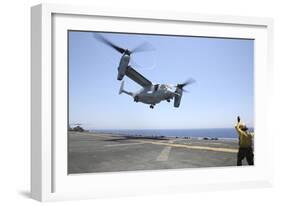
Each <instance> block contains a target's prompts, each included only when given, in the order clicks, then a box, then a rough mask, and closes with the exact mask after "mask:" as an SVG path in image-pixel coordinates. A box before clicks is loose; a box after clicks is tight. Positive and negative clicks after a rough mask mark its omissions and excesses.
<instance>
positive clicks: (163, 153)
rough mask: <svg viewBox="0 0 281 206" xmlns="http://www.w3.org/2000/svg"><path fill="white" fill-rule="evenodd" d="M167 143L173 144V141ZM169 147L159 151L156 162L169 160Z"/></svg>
mask: <svg viewBox="0 0 281 206" xmlns="http://www.w3.org/2000/svg"><path fill="white" fill-rule="evenodd" d="M168 143H170V144H173V140H170V141H169V142H168ZM171 148H172V147H171V146H170V145H169V146H166V147H164V149H163V150H162V151H161V153H160V154H159V156H158V157H157V159H156V161H167V160H168V159H169V154H170V151H171Z"/></svg>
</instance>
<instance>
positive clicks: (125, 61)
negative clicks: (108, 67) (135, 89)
mask: <svg viewBox="0 0 281 206" xmlns="http://www.w3.org/2000/svg"><path fill="white" fill-rule="evenodd" d="M129 62H130V56H129V55H127V54H124V55H123V56H122V58H121V60H120V63H119V66H118V75H117V79H118V80H122V79H123V77H124V76H125V74H126V70H127V68H128V65H129Z"/></svg>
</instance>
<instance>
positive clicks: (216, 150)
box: [136, 140, 238, 153]
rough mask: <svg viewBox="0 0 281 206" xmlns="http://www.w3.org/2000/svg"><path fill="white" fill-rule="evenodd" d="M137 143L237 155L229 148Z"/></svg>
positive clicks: (150, 142)
mask: <svg viewBox="0 0 281 206" xmlns="http://www.w3.org/2000/svg"><path fill="white" fill-rule="evenodd" d="M136 141H138V142H143V143H149V144H156V145H165V146H171V147H178V148H186V149H197V150H208V151H214V152H228V153H237V152H238V150H237V149H231V148H218V147H205V146H191V145H183V144H171V143H165V142H155V141H144V140H136Z"/></svg>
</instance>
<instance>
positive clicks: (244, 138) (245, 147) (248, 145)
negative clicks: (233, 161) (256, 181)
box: [235, 116, 254, 166]
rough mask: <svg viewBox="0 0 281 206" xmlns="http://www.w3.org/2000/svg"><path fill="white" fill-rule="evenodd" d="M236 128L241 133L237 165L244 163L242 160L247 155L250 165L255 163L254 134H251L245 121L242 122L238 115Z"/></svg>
mask: <svg viewBox="0 0 281 206" xmlns="http://www.w3.org/2000/svg"><path fill="white" fill-rule="evenodd" d="M235 129H236V131H237V133H238V135H239V151H238V154H237V166H241V165H242V160H243V159H244V158H245V157H246V159H247V162H248V164H249V165H254V153H253V134H251V133H250V132H249V130H248V128H247V126H246V125H245V124H244V123H240V117H239V116H238V117H237V124H236V125H235Z"/></svg>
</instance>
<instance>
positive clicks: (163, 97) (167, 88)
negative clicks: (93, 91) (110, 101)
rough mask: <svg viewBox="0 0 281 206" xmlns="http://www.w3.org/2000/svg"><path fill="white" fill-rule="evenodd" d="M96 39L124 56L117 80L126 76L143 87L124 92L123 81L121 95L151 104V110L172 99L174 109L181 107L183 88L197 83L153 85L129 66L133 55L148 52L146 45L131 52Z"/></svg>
mask: <svg viewBox="0 0 281 206" xmlns="http://www.w3.org/2000/svg"><path fill="white" fill-rule="evenodd" d="M94 37H95V38H97V39H98V40H100V41H101V42H103V43H105V44H106V45H108V46H110V47H112V48H113V49H115V50H116V51H118V52H119V53H121V54H122V57H121V59H120V63H119V66H118V75H117V79H118V80H119V81H121V80H122V79H123V77H124V76H125V75H126V76H127V77H129V78H130V79H131V80H133V81H134V82H136V83H137V84H139V85H140V86H142V87H143V88H142V89H141V90H140V91H137V92H128V91H126V90H124V81H122V83H121V86H120V90H119V94H122V93H125V94H127V95H129V96H131V97H133V99H134V101H135V102H142V103H144V104H149V105H150V108H151V109H153V108H154V106H155V105H156V104H158V103H160V102H161V101H167V102H170V100H171V99H174V107H179V106H180V103H181V98H182V95H183V91H185V90H184V89H183V88H184V87H185V86H187V85H189V84H192V83H193V82H195V81H194V80H193V79H189V80H188V81H186V82H184V83H182V84H177V85H172V84H152V82H151V81H149V80H148V79H147V78H145V77H144V76H143V75H141V74H140V73H139V72H137V71H136V70H135V69H134V68H133V67H132V66H130V65H129V64H130V58H131V56H130V55H131V54H132V53H135V52H143V51H147V50H148V47H147V44H146V43H143V44H141V45H139V46H138V47H136V48H134V49H132V50H131V51H130V50H129V49H123V48H121V47H119V46H116V45H115V44H113V43H112V42H110V41H108V40H107V39H105V38H104V37H103V36H101V35H98V34H95V35H94Z"/></svg>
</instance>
